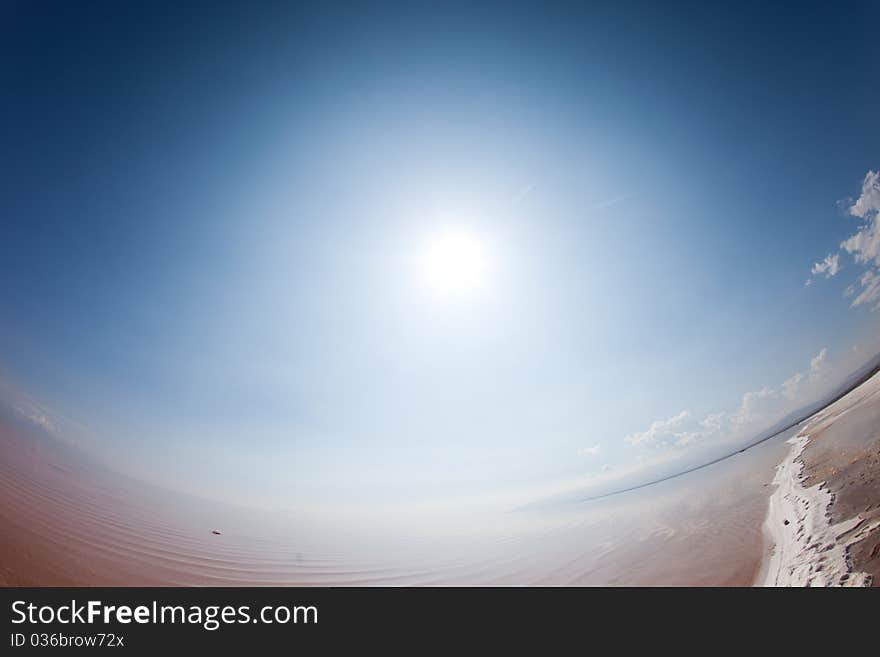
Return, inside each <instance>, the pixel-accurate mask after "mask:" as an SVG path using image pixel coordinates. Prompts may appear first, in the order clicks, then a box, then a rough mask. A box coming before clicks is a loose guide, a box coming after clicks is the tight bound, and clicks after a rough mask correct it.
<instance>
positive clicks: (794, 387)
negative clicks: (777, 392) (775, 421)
mask: <svg viewBox="0 0 880 657" xmlns="http://www.w3.org/2000/svg"><path fill="white" fill-rule="evenodd" d="M803 380H804V375H803V374H801V373H800V372H798V373H797V374H795V375H793V376H792V377H791V378H789V379H786V380H785V382H784V383H783V384H782V394H783V396H784V397H785V398H786V399H795V398H796V397H797V396H798V393H799V389H800V386H801V383H802V382H803Z"/></svg>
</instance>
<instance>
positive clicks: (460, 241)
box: [420, 231, 487, 297]
mask: <svg viewBox="0 0 880 657" xmlns="http://www.w3.org/2000/svg"><path fill="white" fill-rule="evenodd" d="M420 266H421V274H422V279H423V282H424V283H425V285H427V286H428V287H429V288H430V289H431V290H433V291H434V292H435V293H437V294H440V295H442V296H444V297H449V296H461V295H463V294H465V293H468V292H472V291H474V290H476V289H478V288H480V287H482V286H483V285H484V283H485V277H486V273H487V260H486V254H485V251H484V249H483V245H482V244H481V243H480V240H479V239H477V238H476V237H475V236H474V235H472V234H470V233H467V232H464V231H454V232H452V231H451V232H446V233H442V234H440V235H437V236H435V237H434V239H433V240H431V241H430V242H428V244H427V246H426V248H425V250H424V252H423V253H422V255H421V258H420Z"/></svg>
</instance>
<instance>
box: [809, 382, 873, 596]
mask: <svg viewBox="0 0 880 657" xmlns="http://www.w3.org/2000/svg"><path fill="white" fill-rule="evenodd" d="M809 435H810V441H809V443H808V444H807V447H806V449H805V450H804V453H803V457H802V458H803V461H804V471H805V474H806V485H808V486H811V485H817V484H820V483H821V484H823V487H824V488H827V489H828V490H829V491H830V493H831V496H832V500H831V504H830V506H829V509H828V511H829V520H830V522H831V523H832V524H834V525H843V524H844V523H850V524H852V529H851V530H850V531H849V532H847V533H846V535H844V536H843V537H842V540H844V541H846V542H847V543H849V546H848V557H849V561H850V568H851V570H852V571H853V572H860V573H865V574H867V575H869V576H870V577H871V581H872V583H873V585H874V586H878V585H880V374H878V375H875V376H874V377H873V378H872V379H871V380H870V381H868V382H867V383H865V384H864V385H862V386H860V387H859V388H857V389H856V390H854V391H853V392H852V393H850V395H848V396H847V397H845V398H843V399H841V400H840V401H839V402H837V403H836V404H833V405H831V406H830V407H829V408H828V409H826V410H825V411H823V413H822V414H821V416H820V417H819V418H818V419H817V421H816V422H815V423H814V424H813V425H812V426H811V430H810V432H809ZM853 539H857V540H853Z"/></svg>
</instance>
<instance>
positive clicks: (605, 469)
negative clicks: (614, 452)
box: [602, 463, 611, 472]
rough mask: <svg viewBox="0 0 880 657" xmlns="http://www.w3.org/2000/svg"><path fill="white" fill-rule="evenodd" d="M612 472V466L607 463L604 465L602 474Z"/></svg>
mask: <svg viewBox="0 0 880 657" xmlns="http://www.w3.org/2000/svg"><path fill="white" fill-rule="evenodd" d="M610 471H611V466H610V465H608V464H607V463H603V464H602V472H610Z"/></svg>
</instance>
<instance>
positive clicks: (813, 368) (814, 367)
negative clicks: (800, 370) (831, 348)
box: [810, 347, 828, 372]
mask: <svg viewBox="0 0 880 657" xmlns="http://www.w3.org/2000/svg"><path fill="white" fill-rule="evenodd" d="M826 356H828V348H827V347H822V351H820V352H819V353H818V354H816V356H815V357H814V358H811V359H810V372H819V371H820V370H821V369H822V367H823V366H824V365H825V362H826V361H825V358H826Z"/></svg>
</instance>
